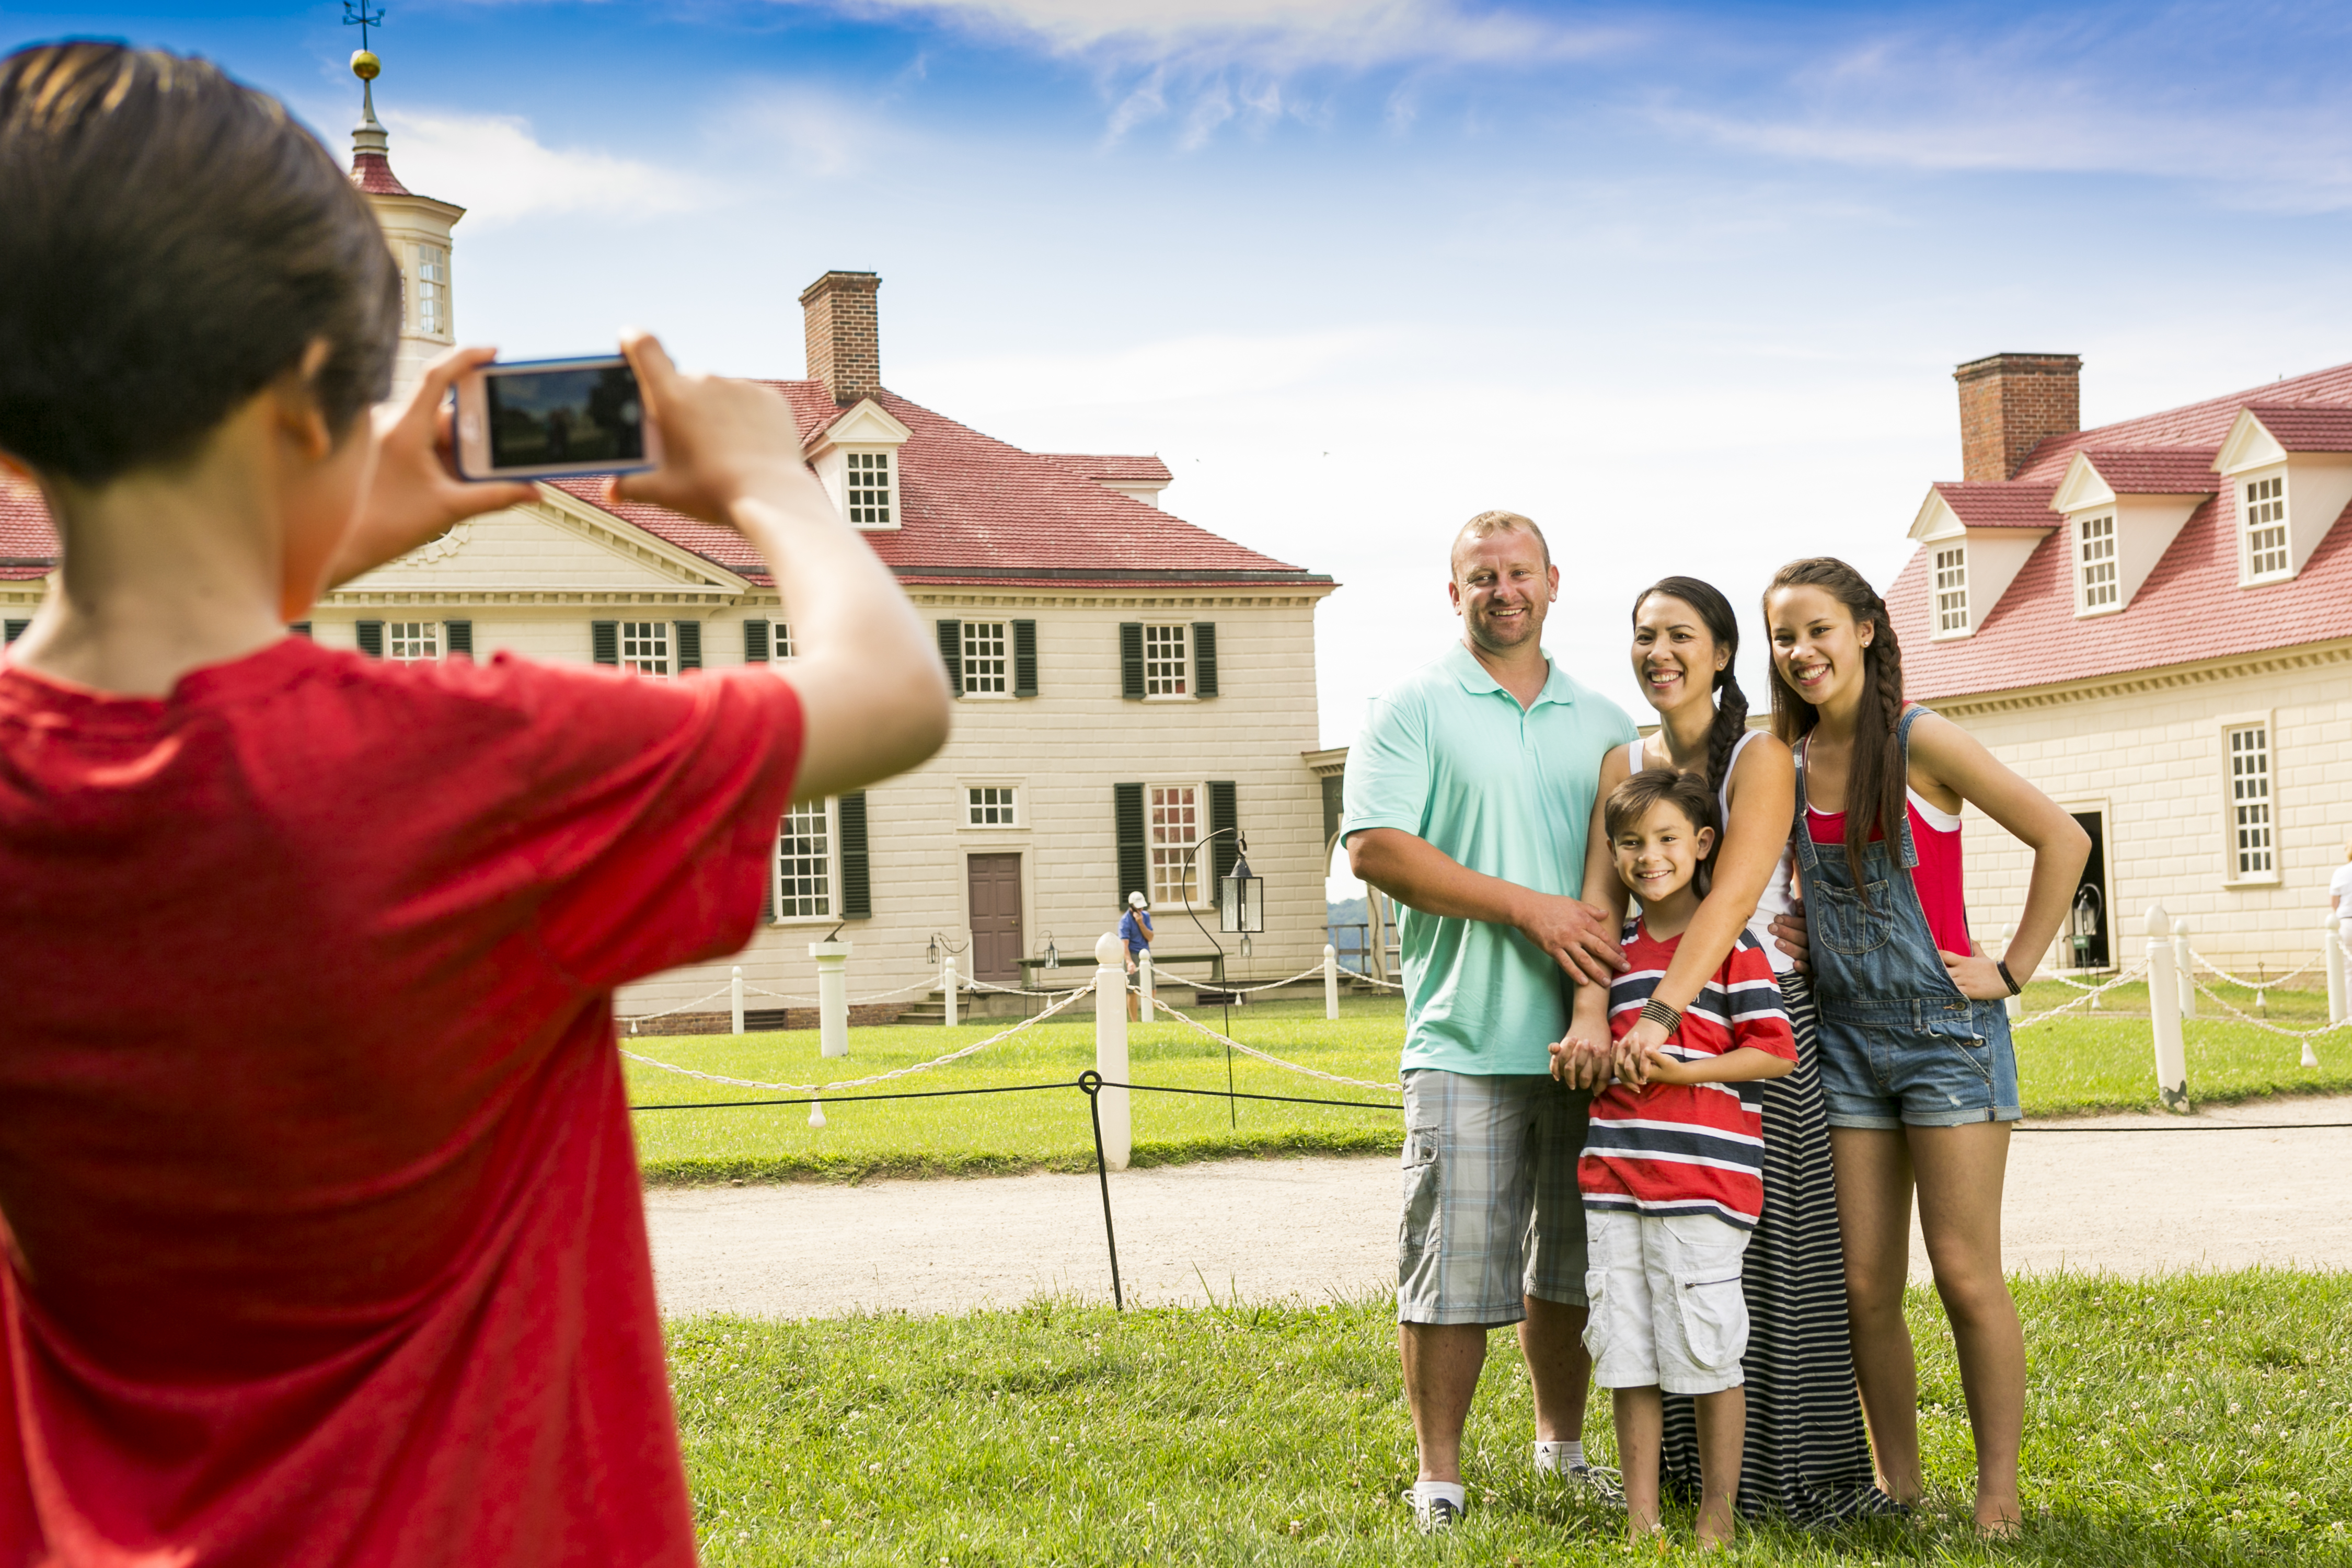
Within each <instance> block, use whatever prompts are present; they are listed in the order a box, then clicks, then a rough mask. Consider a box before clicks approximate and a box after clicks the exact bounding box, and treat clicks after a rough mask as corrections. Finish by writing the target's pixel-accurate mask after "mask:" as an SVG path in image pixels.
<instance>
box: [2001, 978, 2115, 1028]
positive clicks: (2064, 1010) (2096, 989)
mask: <svg viewBox="0 0 2352 1568" xmlns="http://www.w3.org/2000/svg"><path fill="white" fill-rule="evenodd" d="M2145 979H2147V965H2146V964H2145V963H2143V964H2141V965H2140V966H2139V967H2138V968H2137V969H2126V970H2124V971H2122V972H2120V973H2117V974H2116V977H2115V978H2114V979H2113V980H2110V981H2108V982H2107V983H2106V984H2104V985H2094V986H2091V987H2089V988H2088V989H2086V990H2084V993H2083V994H2081V995H2080V996H2077V997H2075V998H2074V1000H2073V1001H2072V1002H2061V1003H2059V1004H2058V1005H2056V1006H2055V1007H2052V1008H2050V1009H2048V1010H2047V1011H2045V1012H2041V1013H2035V1014H2033V1015H2032V1016H2029V1017H2023V1018H2013V1019H2011V1020H2010V1025H2009V1026H2010V1028H2011V1030H2012V1031H2014V1030H2018V1029H2024V1028H2031V1027H2032V1026H2034V1025H2036V1024H2046V1023H2048V1022H2049V1021H2050V1020H2051V1019H2053V1018H2057V1017H2063V1016H2065V1015H2066V1014H2068V1013H2072V1012H2073V1011H2074V1009H2075V1008H2077V1007H2087V1006H2089V1005H2091V1004H2092V1003H2093V1002H2095V1001H2097V1000H2098V999H2099V998H2100V997H2101V996H2103V995H2105V994H2106V993H2108V992H2110V991H2113V990H2114V989H2115V988H2116V986H2118V985H2129V984H2133V983H2134V982H2136V981H2140V980H2145Z"/></svg>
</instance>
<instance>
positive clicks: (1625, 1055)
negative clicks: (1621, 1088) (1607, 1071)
mask: <svg viewBox="0 0 2352 1568" xmlns="http://www.w3.org/2000/svg"><path fill="white" fill-rule="evenodd" d="M1610 1068H1611V1070H1612V1071H1613V1072H1614V1073H1616V1075H1617V1081H1618V1082H1620V1083H1626V1084H1631V1085H1633V1087H1634V1088H1636V1089H1644V1088H1647V1087H1648V1085H1649V1082H1650V1064H1649V1061H1648V1058H1645V1057H1644V1056H1643V1054H1642V1053H1641V1052H1640V1051H1630V1050H1627V1049H1626V1048H1625V1042H1624V1041H1622V1040H1620V1041H1618V1042H1617V1046H1616V1050H1615V1053H1614V1055H1613V1056H1612V1059H1611V1063H1610Z"/></svg>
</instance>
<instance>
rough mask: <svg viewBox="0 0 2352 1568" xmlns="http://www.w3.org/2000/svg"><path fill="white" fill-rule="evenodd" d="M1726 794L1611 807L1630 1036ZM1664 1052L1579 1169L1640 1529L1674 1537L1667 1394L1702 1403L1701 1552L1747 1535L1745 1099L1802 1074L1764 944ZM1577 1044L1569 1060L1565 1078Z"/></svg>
mask: <svg viewBox="0 0 2352 1568" xmlns="http://www.w3.org/2000/svg"><path fill="white" fill-rule="evenodd" d="M1714 805H1715V802H1714V798H1713V796H1712V795H1709V794H1708V792H1707V788H1706V780H1704V779H1703V778H1701V777H1699V776H1698V775H1696V774H1695V773H1669V772H1666V771H1664V770H1663V769H1653V770H1649V771H1646V772H1643V773H1635V774H1634V775H1633V777H1632V778H1630V779H1628V780H1626V781H1625V782H1624V783H1623V784H1620V785H1619V786H1618V787H1617V789H1616V791H1615V793H1613V794H1612V795H1610V797H1609V801H1608V804H1607V805H1606V806H1604V807H1603V808H1602V821H1603V823H1604V824H1605V826H1606V827H1607V829H1608V833H1609V842H1610V845H1611V847H1612V850H1613V851H1614V854H1615V856H1616V860H1617V875H1618V876H1619V878H1621V879H1622V880H1623V881H1624V884H1625V886H1626V889H1628V890H1629V891H1631V892H1632V893H1633V896H1634V897H1635V898H1636V899H1638V900H1641V913H1640V914H1639V916H1638V917H1636V918H1635V919H1634V920H1633V921H1631V922H1629V923H1628V924H1627V926H1626V928H1625V934H1624V938H1623V942H1624V948H1625V959H1626V963H1627V965H1628V967H1627V969H1626V971H1625V973H1622V974H1620V975H1619V976H1618V977H1617V979H1616V981H1615V983H1614V984H1612V985H1611V986H1610V988H1609V1028H1610V1033H1611V1035H1612V1037H1615V1038H1618V1039H1622V1038H1623V1037H1624V1036H1625V1035H1626V1034H1627V1033H1628V1032H1629V1031H1630V1030H1631V1029H1632V1028H1633V1025H1634V1022H1635V1021H1636V1020H1637V1019H1639V1018H1640V1017H1642V1016H1643V1013H1644V1012H1645V1011H1656V1012H1670V1011H1671V1010H1670V1009H1666V1008H1665V1006H1664V1004H1663V1003H1658V1002H1654V1001H1652V1000H1651V997H1650V994H1651V992H1652V991H1653V990H1654V989H1655V987H1656V985H1657V983H1658V977H1659V976H1660V975H1662V974H1664V973H1665V972H1666V965H1667V964H1668V963H1671V962H1672V961H1673V959H1674V955H1675V946H1676V945H1677V944H1678V943H1679V942H1680V941H1681V939H1682V933H1683V931H1684V929H1685V927H1687V926H1688V925H1689V923H1690V920H1691V917H1692V915H1693V914H1695V913H1696V911H1697V910H1698V906H1699V900H1701V899H1703V898H1705V897H1706V858H1707V856H1708V855H1709V854H1710V853H1711V852H1712V851H1713V850H1714V848H1715V828H1714V826H1713V821H1714V816H1715V812H1714ZM1658 1021H1659V1022H1660V1023H1662V1024H1664V1025H1666V1026H1667V1030H1668V1032H1667V1035H1666V1040H1665V1044H1664V1046H1663V1047H1658V1048H1655V1049H1653V1050H1651V1051H1650V1052H1648V1053H1647V1056H1646V1058H1643V1059H1640V1060H1636V1059H1634V1058H1633V1057H1632V1056H1631V1054H1630V1053H1625V1052H1622V1051H1621V1053H1620V1056H1619V1059H1618V1061H1617V1064H1616V1073H1617V1080H1616V1082H1615V1083H1613V1084H1612V1085H1611V1086H1610V1087H1609V1088H1608V1089H1603V1090H1602V1091H1601V1093H1599V1094H1597V1095H1595V1096H1594V1097H1593V1100H1592V1121H1591V1131H1590V1132H1589V1133H1588V1134H1587V1135H1586V1138H1585V1142H1584V1153H1583V1156H1582V1157H1581V1158H1580V1160H1579V1161H1578V1162H1577V1184H1578V1185H1579V1186H1580V1188H1581V1189H1582V1190H1583V1193H1584V1209H1585V1234H1586V1237H1587V1247H1588V1250H1589V1254H1590V1257H1589V1264H1588V1267H1589V1272H1588V1273H1587V1274H1586V1276H1585V1293H1586V1295H1587V1297H1588V1298H1589V1299H1590V1300H1591V1318H1590V1320H1589V1321H1588V1323H1587V1325H1586V1327H1585V1331H1584V1342H1585V1346H1586V1348H1587V1349H1589V1350H1590V1351H1591V1352H1592V1358H1593V1381H1594V1382H1595V1383H1597V1384H1600V1385H1601V1387H1603V1388H1606V1389H1609V1390H1611V1391H1612V1394H1613V1397H1614V1401H1615V1409H1616V1419H1617V1455H1618V1462H1619V1464H1620V1465H1621V1466H1622V1468H1623V1472H1624V1482H1625V1503H1626V1511H1627V1515H1628V1524H1627V1530H1628V1531H1629V1533H1630V1534H1631V1535H1632V1536H1633V1537H1634V1538H1637V1539H1638V1538H1640V1537H1642V1536H1644V1535H1648V1534H1652V1533H1654V1532H1655V1531H1658V1530H1659V1529H1660V1528H1661V1527H1660V1524H1659V1516H1658V1450H1659V1447H1660V1446H1661V1444H1662V1442H1663V1430H1662V1428H1663V1425H1664V1415H1663V1411H1662V1408H1661V1404H1660V1400H1659V1392H1658V1391H1659V1390H1660V1389H1661V1388H1663V1389H1664V1390H1665V1391H1666V1392H1667V1393H1669V1394H1692V1395H1695V1396H1696V1398H1695V1400H1694V1404H1695V1405H1696V1411H1697V1416H1698V1440H1699V1469H1700V1479H1701V1488H1702V1492H1703V1496H1702V1498H1701V1500H1700V1504H1699V1515H1698V1539H1699V1543H1700V1545H1701V1546H1702V1547H1703V1548H1705V1549H1707V1550H1715V1549H1717V1548H1720V1547H1722V1546H1725V1545H1727V1544H1728V1543H1729V1542H1730V1541H1731V1538H1732V1501H1733V1499H1734V1498H1735V1497H1736V1496H1737V1495H1738V1491H1739V1457H1740V1451H1741V1448H1742V1447H1743V1446H1744V1443H1745V1433H1746V1428H1747V1420H1748V1411H1747V1401H1746V1399H1745V1398H1744V1397H1743V1396H1742V1394H1741V1393H1740V1384H1741V1381H1742V1378H1741V1373H1740V1369H1739V1358H1740V1356H1741V1354H1742V1353H1743V1352H1745V1351H1746V1350H1747V1348H1748V1304H1747V1300H1746V1299H1745V1298H1744V1297H1743V1296H1742V1295H1741V1293H1740V1283H1739V1256H1740V1254H1741V1253H1742V1252H1743V1251H1745V1250H1746V1248H1747V1246H1748V1232H1749V1230H1751V1229H1753V1228H1754V1226H1755V1225H1756V1221H1757V1218H1758V1216H1759V1215H1760V1214H1761V1213H1762V1212H1763V1206H1764V1188H1763V1164H1764V1137H1763V1114H1762V1105H1761V1102H1760V1100H1759V1099H1758V1097H1757V1096H1756V1095H1755V1094H1754V1093H1753V1092H1752V1091H1748V1090H1743V1089H1739V1088H1738V1087H1736V1086H1738V1085H1741V1084H1748V1083H1754V1082H1757V1081H1759V1080H1760V1079H1770V1078H1779V1077H1780V1076H1781V1075H1782V1074H1784V1073H1787V1072H1789V1071H1790V1070H1791V1069H1792V1068H1795V1066H1796V1064H1797V1047H1796V1040H1795V1037H1793V1036H1792V1035H1791V1033H1790V1028H1789V1020H1788V1016H1787V1015H1786V1014H1785V1013H1783V1012H1782V1011H1781V1007H1780V987H1779V985H1778V984H1775V983H1774V981H1773V978H1772V966H1771V964H1770V963H1769V961H1768V960H1767V959H1766V958H1765V955H1764V952H1763V950H1762V949H1761V948H1759V946H1757V944H1756V939H1755V938H1753V937H1751V936H1748V935H1747V934H1745V933H1742V935H1741V936H1740V939H1739V945H1738V947H1736V948H1734V949H1733V950H1732V952H1731V954H1730V956H1729V957H1728V958H1727V959H1725V960H1724V964H1723V968H1722V969H1721V970H1720V971H1718V972H1717V974H1716V977H1715V978H1714V980H1713V981H1711V982H1709V983H1708V984H1707V985H1706V988H1705V989H1704V990H1702V991H1701V992H1700V993H1699V994H1698V997H1697V999H1696V1001H1694V1002H1693V1003H1692V1004H1691V1005H1690V1007H1689V1009H1688V1010H1687V1011H1686V1012H1684V1013H1682V1014H1681V1015H1679V1016H1667V1017H1661V1018H1659V1019H1658ZM1566 1054H1567V1047H1566V1046H1565V1044H1564V1043H1563V1045H1561V1046H1555V1047H1553V1048H1552V1070H1553V1071H1554V1073H1555V1074H1557V1073H1559V1072H1560V1071H1561V1070H1562V1068H1563V1058H1564V1057H1565V1056H1566Z"/></svg>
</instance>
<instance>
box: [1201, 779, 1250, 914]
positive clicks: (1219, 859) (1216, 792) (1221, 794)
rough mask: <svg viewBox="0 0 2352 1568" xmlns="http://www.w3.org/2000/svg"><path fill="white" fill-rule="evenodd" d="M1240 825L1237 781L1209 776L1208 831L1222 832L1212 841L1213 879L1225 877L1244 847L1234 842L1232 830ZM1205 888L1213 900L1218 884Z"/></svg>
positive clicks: (1210, 848) (1211, 869) (1210, 846)
mask: <svg viewBox="0 0 2352 1568" xmlns="http://www.w3.org/2000/svg"><path fill="white" fill-rule="evenodd" d="M1238 826H1241V818H1240V816H1239V813H1238V810H1237V807H1236V804H1235V802H1234V781H1233V780H1231V779H1223V780H1218V779H1212V780H1210V781H1209V831H1210V832H1212V833H1214V834H1217V835H1220V837H1217V838H1216V839H1214V840H1213V841H1212V842H1211V843H1210V845H1209V876H1210V879H1212V880H1213V881H1217V882H1222V881H1223V880H1224V879H1225V873H1226V872H1228V871H1230V870H1232V869H1233V868H1234V858H1235V857H1236V856H1238V855H1239V854H1240V853H1241V851H1240V849H1239V847H1237V846H1235V844H1234V835H1233V833H1232V832H1231V831H1230V830H1231V829H1233V828H1234V827H1238ZM1203 890H1204V891H1205V892H1206V893H1207V894H1208V896H1209V898H1210V899H1211V900H1214V899H1215V898H1216V896H1217V893H1218V891H1219V889H1215V888H1209V889H1203Z"/></svg>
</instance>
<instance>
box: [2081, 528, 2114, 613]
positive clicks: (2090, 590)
mask: <svg viewBox="0 0 2352 1568" xmlns="http://www.w3.org/2000/svg"><path fill="white" fill-rule="evenodd" d="M2074 538H2075V542H2076V549H2077V550H2078V552H2080V554H2081V557H2082V563H2081V564H2082V571H2083V608H2084V609H2086V610H2104V609H2107V608H2110V607H2112V606H2113V605H2115V604H2116V599H2117V596H2118V595H2119V593H2120V592H2121V590H2120V588H2119V587H2118V585H2117V584H2116V520H2115V519H2114V518H2113V517H2086V518H2084V520H2083V521H2081V522H2079V523H2077V524H2076V525H2075V527H2074Z"/></svg>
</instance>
